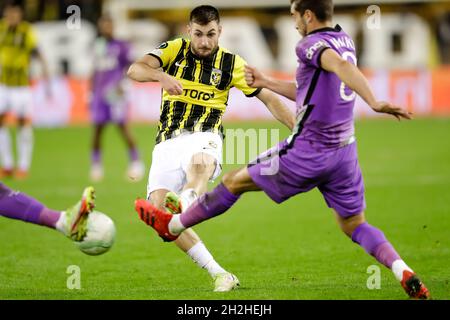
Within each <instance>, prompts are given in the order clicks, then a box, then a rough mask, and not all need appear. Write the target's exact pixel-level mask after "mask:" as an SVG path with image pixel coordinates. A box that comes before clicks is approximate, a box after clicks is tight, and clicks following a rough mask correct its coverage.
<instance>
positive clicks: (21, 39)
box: [0, 20, 36, 87]
mask: <svg viewBox="0 0 450 320" xmlns="http://www.w3.org/2000/svg"><path fill="white" fill-rule="evenodd" d="M34 50H36V37H35V34H34V31H33V29H32V27H31V24H29V23H28V22H21V23H20V24H19V25H17V26H16V27H9V26H8V25H7V24H6V22H5V21H1V20H0V84H3V85H6V86H10V87H12V86H14V87H21V86H28V85H29V84H30V79H29V69H30V60H31V55H32V54H33V52H34Z"/></svg>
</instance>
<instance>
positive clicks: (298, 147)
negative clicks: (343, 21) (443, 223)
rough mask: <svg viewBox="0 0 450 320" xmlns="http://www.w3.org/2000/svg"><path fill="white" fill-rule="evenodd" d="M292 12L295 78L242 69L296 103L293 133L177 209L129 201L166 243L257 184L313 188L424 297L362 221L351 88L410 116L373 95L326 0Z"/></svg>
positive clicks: (379, 235)
mask: <svg viewBox="0 0 450 320" xmlns="http://www.w3.org/2000/svg"><path fill="white" fill-rule="evenodd" d="M291 14H292V16H293V18H294V20H295V24H296V28H297V29H298V31H299V32H300V34H301V35H302V36H303V37H304V38H303V39H302V40H301V41H300V42H299V43H298V45H297V47H296V53H297V57H298V62H299V67H298V69H297V75H296V80H297V84H295V83H288V82H284V81H279V80H275V79H272V78H270V77H268V76H266V75H264V74H262V73H261V72H259V71H258V70H256V69H254V68H252V67H247V68H246V80H247V83H248V84H249V85H250V86H253V87H263V88H268V89H270V90H272V91H274V92H277V93H279V94H281V95H283V96H285V97H288V98H290V99H292V100H294V101H296V102H297V115H298V122H297V126H296V128H295V129H294V131H293V133H292V135H291V136H290V137H289V138H288V139H286V140H285V141H283V142H281V143H280V144H279V145H278V146H276V147H275V148H273V149H271V150H269V151H267V152H265V153H264V154H262V155H260V156H259V157H258V159H257V160H256V161H254V162H253V163H251V164H249V165H248V166H247V167H245V168H241V169H239V170H236V171H232V172H229V173H227V174H225V175H224V177H223V181H222V183H221V184H220V185H218V186H217V187H216V188H215V189H214V190H213V191H212V192H209V193H206V194H204V195H203V196H201V197H200V198H199V199H197V200H196V202H194V203H193V204H192V205H191V206H190V207H189V208H188V209H187V210H186V211H185V212H183V213H182V214H178V215H172V214H170V213H167V212H165V211H162V210H160V209H158V208H155V207H153V206H152V205H151V204H150V203H148V202H146V201H145V200H137V201H136V203H135V205H136V211H137V212H138V214H139V216H140V218H141V219H142V220H143V221H144V222H146V223H147V224H148V225H150V226H152V227H153V228H154V229H155V230H156V231H157V232H158V234H159V235H160V236H161V237H162V238H163V239H164V240H165V241H172V240H174V239H176V238H177V237H178V235H179V234H180V233H181V232H182V231H183V230H184V229H185V228H189V227H192V226H194V225H196V224H198V223H200V222H202V221H204V220H207V219H210V218H212V217H215V216H217V215H219V214H221V213H223V212H225V211H227V210H228V209H229V208H230V207H231V206H232V205H233V204H234V203H235V202H236V201H237V200H238V199H239V197H240V195H241V194H243V193H245V192H248V191H259V190H263V191H264V192H265V193H266V194H267V195H268V196H269V197H270V198H271V199H273V200H274V201H275V202H277V203H281V202H283V201H285V200H286V199H288V198H290V197H292V196H294V195H297V194H299V193H303V192H307V191H309V190H311V189H313V188H316V187H317V188H318V189H319V190H320V192H321V193H322V195H323V196H324V198H325V201H326V203H327V204H328V206H329V207H330V208H332V209H333V210H334V212H335V215H336V218H337V221H338V223H339V225H340V227H341V229H342V231H343V232H344V233H345V234H346V235H347V236H348V237H350V238H351V239H352V240H353V241H354V242H355V243H357V244H359V245H360V246H362V247H363V248H364V250H365V251H366V252H367V253H369V254H370V255H372V256H374V257H375V258H376V259H377V260H378V261H379V262H380V263H382V264H383V265H385V266H386V267H388V268H389V269H391V270H392V272H393V273H394V276H395V277H396V279H397V280H398V281H400V283H401V285H402V286H403V288H404V289H405V291H406V293H407V294H408V295H409V296H410V297H412V298H418V299H428V298H429V297H430V295H429V292H428V290H427V288H426V287H425V285H424V284H423V283H422V282H421V281H420V279H419V278H418V277H417V276H416V274H415V273H414V272H413V271H412V270H411V268H409V267H408V266H407V265H406V263H405V262H404V261H403V260H402V259H401V258H400V256H399V255H398V253H397V252H396V251H395V249H394V248H393V246H392V245H391V244H390V242H389V241H388V240H387V239H386V237H385V236H384V234H383V232H382V231H380V230H379V229H377V228H375V227H373V226H371V225H370V224H368V223H367V222H366V220H365V217H364V210H365V208H366V204H365V198H364V185H363V179H362V175H361V170H360V167H359V164H358V157H357V149H356V140H355V137H354V125H353V107H354V102H355V98H356V94H358V95H360V96H361V97H362V98H363V99H364V101H365V102H366V103H367V104H368V105H369V106H370V107H371V108H372V109H373V110H374V111H376V112H380V113H386V114H391V115H393V116H395V117H397V118H398V119H399V120H400V119H401V118H404V119H411V114H409V113H408V112H406V111H404V110H403V109H401V108H400V107H398V106H395V105H392V104H390V103H388V102H382V101H377V100H376V99H375V97H374V95H373V93H372V91H371V89H370V86H369V84H368V81H367V79H366V78H365V77H364V76H363V74H362V73H361V72H360V71H359V69H358V68H357V67H356V66H355V65H356V56H355V46H354V43H353V41H352V39H351V38H350V37H349V36H348V35H347V34H346V33H345V32H344V31H343V30H342V29H341V27H340V26H335V27H334V28H333V27H331V26H332V24H331V21H332V15H333V3H332V1H331V0H291ZM274 168H275V169H276V170H274Z"/></svg>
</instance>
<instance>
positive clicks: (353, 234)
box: [336, 212, 430, 299]
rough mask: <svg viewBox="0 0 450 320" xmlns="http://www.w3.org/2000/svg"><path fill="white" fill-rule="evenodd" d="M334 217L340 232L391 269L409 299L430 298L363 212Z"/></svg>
mask: <svg viewBox="0 0 450 320" xmlns="http://www.w3.org/2000/svg"><path fill="white" fill-rule="evenodd" d="M336 217H337V221H338V224H339V226H340V227H341V230H342V231H343V232H344V233H345V234H346V235H347V236H348V237H350V238H351V239H352V241H353V242H356V243H358V244H359V245H360V246H361V247H363V248H364V250H365V251H366V252H367V253H368V254H370V255H372V256H373V257H374V258H375V259H377V261H378V262H380V263H381V264H383V265H384V266H386V267H387V268H389V269H391V271H392V272H393V273H394V276H395V278H396V279H397V280H398V281H400V283H401V285H402V287H403V288H404V289H405V291H406V293H407V294H408V295H409V296H410V297H412V298H418V299H428V298H429V297H430V296H429V292H428V290H427V288H426V287H425V285H424V284H423V283H422V282H421V281H420V280H419V278H418V277H417V276H416V275H415V273H414V271H412V269H411V268H409V267H408V266H407V265H406V263H405V262H404V261H403V260H402V259H401V258H400V256H399V254H398V253H397V252H396V251H395V249H394V247H393V246H392V245H391V243H390V242H389V241H388V240H387V239H386V237H385V235H384V233H383V232H382V231H381V230H379V229H377V228H375V227H373V226H371V225H370V224H368V223H367V222H366V220H365V217H364V212H362V213H361V214H358V215H353V216H350V217H348V218H343V217H341V216H340V215H339V214H338V213H337V212H336Z"/></svg>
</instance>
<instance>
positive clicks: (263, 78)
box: [245, 65, 297, 101]
mask: <svg viewBox="0 0 450 320" xmlns="http://www.w3.org/2000/svg"><path fill="white" fill-rule="evenodd" d="M245 81H246V82H247V84H248V85H249V86H250V87H253V88H266V89H269V90H271V91H273V92H276V93H278V94H280V95H282V96H284V97H286V98H288V99H290V100H292V101H295V99H296V97H297V86H296V85H295V83H294V82H289V81H282V80H278V79H274V78H272V77H269V76H267V75H265V74H264V73H262V72H261V71H259V70H258V69H256V68H254V67H251V66H248V65H246V66H245Z"/></svg>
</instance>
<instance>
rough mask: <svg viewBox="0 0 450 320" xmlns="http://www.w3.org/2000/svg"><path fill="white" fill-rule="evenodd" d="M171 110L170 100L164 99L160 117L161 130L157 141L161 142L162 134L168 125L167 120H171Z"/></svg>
mask: <svg viewBox="0 0 450 320" xmlns="http://www.w3.org/2000/svg"><path fill="white" fill-rule="evenodd" d="M169 110H170V101H164V104H163V106H162V110H161V117H160V118H159V132H158V135H157V136H156V143H160V142H161V139H162V134H163V133H164V131H165V129H166V127H167V121H168V120H169Z"/></svg>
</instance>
